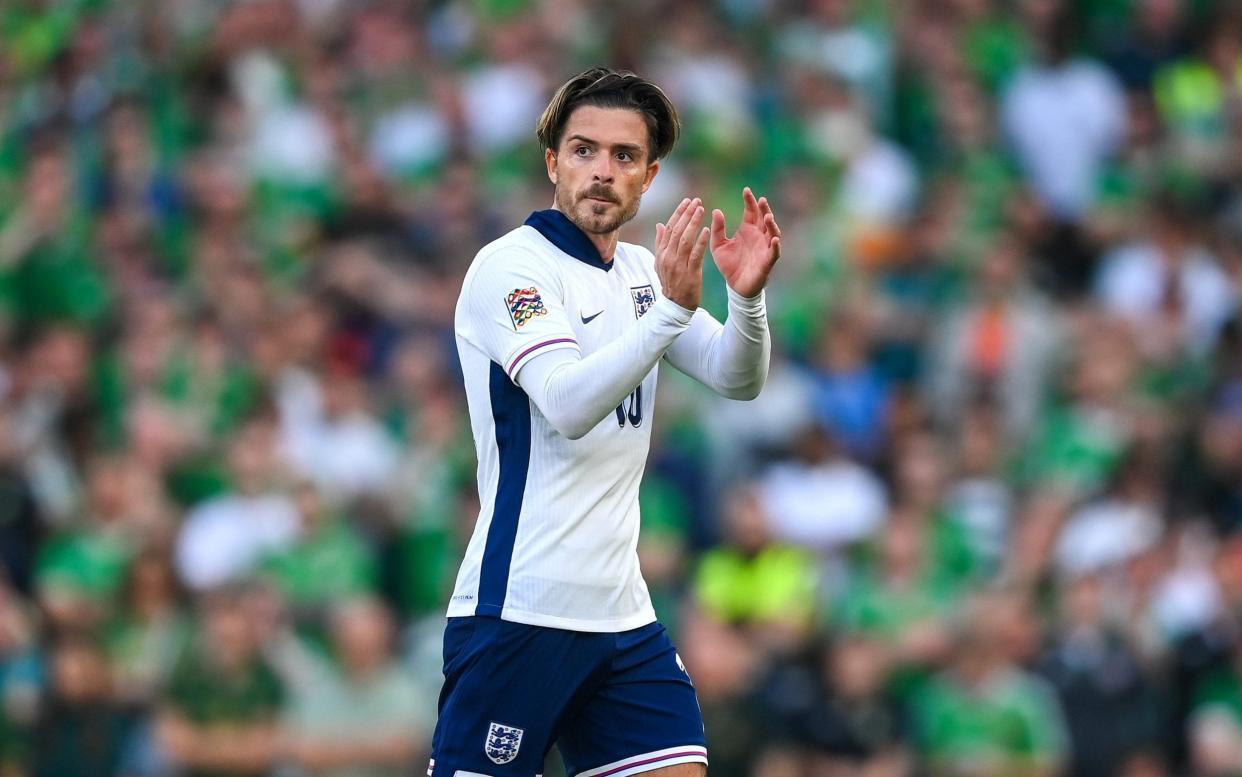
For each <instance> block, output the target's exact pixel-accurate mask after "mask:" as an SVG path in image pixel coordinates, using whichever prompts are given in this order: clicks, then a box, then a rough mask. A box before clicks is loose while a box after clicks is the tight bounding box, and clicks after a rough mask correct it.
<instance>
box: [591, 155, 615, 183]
mask: <svg viewBox="0 0 1242 777" xmlns="http://www.w3.org/2000/svg"><path fill="white" fill-rule="evenodd" d="M591 177H592V178H593V179H594V180H595V181H597V182H598V183H612V179H613V169H612V156H611V155H609V154H600V155H599V156H598V157H596V159H595V167H594V169H593V170H592V171H591Z"/></svg>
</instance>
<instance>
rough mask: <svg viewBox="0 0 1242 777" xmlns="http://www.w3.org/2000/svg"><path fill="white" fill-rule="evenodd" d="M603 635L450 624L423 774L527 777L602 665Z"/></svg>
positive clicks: (491, 622) (468, 621)
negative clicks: (428, 757)
mask: <svg viewBox="0 0 1242 777" xmlns="http://www.w3.org/2000/svg"><path fill="white" fill-rule="evenodd" d="M610 638H611V635H602V634H581V633H577V632H572V631H563V630H560V629H549V628H543V627H538V626H527V625H524V624H520V623H510V622H508V621H502V620H500V619H499V618H487V617H479V616H476V617H472V618H452V619H450V621H449V626H448V628H447V629H446V631H445V635H444V687H443V689H442V690H441V692H440V716H439V720H438V721H437V722H436V730H435V734H434V736H433V739H432V760H431V766H430V768H429V769H428V773H429V774H432V775H434V777H454V775H456V774H457V773H458V772H465V773H468V774H473V775H480V774H482V775H496V776H497V777H533V776H534V775H536V774H539V773H541V772H542V771H543V760H544V757H545V756H546V755H547V752H548V750H549V748H551V746H552V739H553V733H554V731H555V729H556V726H557V723H558V721H560V720H561V719H562V717H563V716H564V712H565V710H566V709H567V708H569V707H570V706H572V705H573V704H574V703H575V699H577V698H579V697H580V696H581V695H582V688H583V686H584V684H586V683H587V681H588V680H589V679H590V678H591V676H592V675H593V674H595V673H597V670H598V667H599V665H600V664H601V663H603V662H604V661H606V659H607V655H608V652H609V650H610V649H611V643H610Z"/></svg>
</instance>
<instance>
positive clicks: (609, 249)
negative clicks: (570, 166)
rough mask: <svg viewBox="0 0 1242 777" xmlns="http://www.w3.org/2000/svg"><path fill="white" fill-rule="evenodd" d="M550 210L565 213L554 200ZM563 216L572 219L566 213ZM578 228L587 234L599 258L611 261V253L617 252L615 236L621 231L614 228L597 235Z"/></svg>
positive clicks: (575, 223)
mask: <svg viewBox="0 0 1242 777" xmlns="http://www.w3.org/2000/svg"><path fill="white" fill-rule="evenodd" d="M552 210H555V211H559V212H561V213H565V211H563V210H561V209H560V208H558V207H557V205H556V203H555V202H554V203H552ZM565 217H566V218H568V219H569V220H570V221H571V222H573V221H574V220H573V218H571V217H570V216H569V214H568V213H565ZM574 226H576V227H577V226H578V224H577V222H574ZM578 229H579V230H581V232H582V234H584V235H586V236H587V239H588V240H590V241H591V244H592V245H594V246H595V250H596V251H599V258H600V259H603V260H604V261H605V262H611V261H612V256H613V254H615V253H616V252H617V238H618V236H619V235H620V233H621V231H620V230H618V229H614V230H613V231H611V232H609V233H607V234H604V235H597V234H595V233H594V232H587V231H586V230H585V229H582V227H578Z"/></svg>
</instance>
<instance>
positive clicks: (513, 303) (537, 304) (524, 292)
mask: <svg viewBox="0 0 1242 777" xmlns="http://www.w3.org/2000/svg"><path fill="white" fill-rule="evenodd" d="M505 307H507V308H508V309H509V318H511V319H513V328H514V329H517V328H518V327H520V326H522V325H523V324H525V323H526V322H527V321H530V320H531V319H532V318H534V317H535V316H546V315H547V314H548V309H547V308H545V307H544V306H543V297H541V296H539V289H537V288H535V287H534V286H528V287H527V288H525V289H514V290H513V291H512V292H510V293H509V296H508V297H506V298H505Z"/></svg>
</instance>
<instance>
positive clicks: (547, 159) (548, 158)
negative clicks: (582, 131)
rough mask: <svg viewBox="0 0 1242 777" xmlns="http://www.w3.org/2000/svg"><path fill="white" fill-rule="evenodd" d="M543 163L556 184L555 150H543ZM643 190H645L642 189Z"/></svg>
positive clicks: (551, 179) (553, 183)
mask: <svg viewBox="0 0 1242 777" xmlns="http://www.w3.org/2000/svg"><path fill="white" fill-rule="evenodd" d="M543 163H544V164H545V165H547V166H548V180H549V181H551V182H552V185H553V186H556V152H555V151H553V150H552V149H550V148H545V149H544V150H543ZM643 191H646V189H644V190H643Z"/></svg>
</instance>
